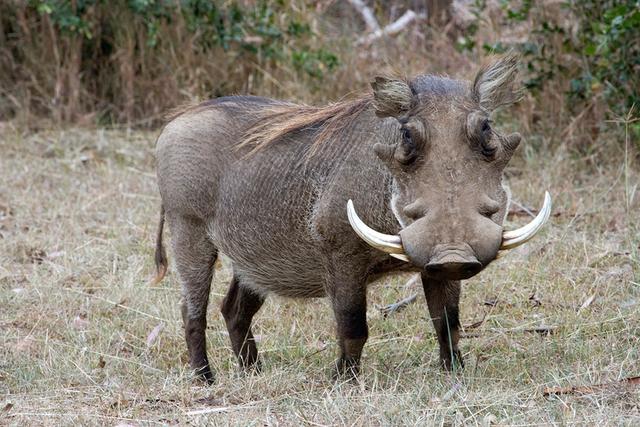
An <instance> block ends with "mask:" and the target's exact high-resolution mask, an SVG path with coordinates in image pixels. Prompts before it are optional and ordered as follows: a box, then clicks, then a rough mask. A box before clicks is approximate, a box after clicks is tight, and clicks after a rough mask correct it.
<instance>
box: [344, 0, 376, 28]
mask: <svg viewBox="0 0 640 427" xmlns="http://www.w3.org/2000/svg"><path fill="white" fill-rule="evenodd" d="M349 3H351V6H353V7H354V8H355V9H356V10H357V11H358V12H360V15H362V19H364V22H365V23H366V24H367V28H368V29H369V31H373V32H375V31H380V24H378V20H377V19H376V16H375V15H374V14H373V12H372V11H371V9H370V8H369V7H367V5H366V4H365V3H364V1H363V0H349Z"/></svg>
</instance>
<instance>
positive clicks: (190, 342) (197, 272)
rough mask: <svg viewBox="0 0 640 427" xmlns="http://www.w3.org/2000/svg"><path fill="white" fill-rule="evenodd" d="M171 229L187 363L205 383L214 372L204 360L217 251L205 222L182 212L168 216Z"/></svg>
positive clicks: (209, 380)
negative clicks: (179, 289) (187, 354)
mask: <svg viewBox="0 0 640 427" xmlns="http://www.w3.org/2000/svg"><path fill="white" fill-rule="evenodd" d="M167 219H168V220H169V227H170V228H171V232H172V246H173V252H174V254H175V257H176V268H177V270H178V275H179V276H180V282H181V284H182V296H183V302H182V320H183V322H184V331H185V338H186V341H187V348H188V349H189V362H190V365H191V369H193V370H195V373H196V375H198V376H199V377H200V378H202V379H204V380H205V381H207V382H208V383H212V382H213V374H212V373H211V369H210V367H209V360H208V359H207V341H206V333H205V331H206V327H207V305H208V303H209V289H210V287H211V279H212V277H213V269H214V268H213V265H214V263H215V261H216V258H217V253H218V251H217V250H216V248H215V247H214V246H213V244H212V243H211V242H210V241H209V240H208V239H207V237H206V236H207V233H206V230H205V226H204V223H203V222H201V221H199V220H196V219H193V218H189V217H184V216H181V215H175V216H174V215H171V214H168V215H167Z"/></svg>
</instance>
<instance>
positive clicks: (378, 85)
mask: <svg viewBox="0 0 640 427" xmlns="http://www.w3.org/2000/svg"><path fill="white" fill-rule="evenodd" d="M371 87H372V88H373V106H374V108H375V110H376V115H378V116H379V117H398V116H401V115H403V114H404V113H406V112H407V111H409V109H410V108H411V105H412V103H413V92H412V91H411V88H410V87H409V84H408V83H407V82H406V81H404V80H400V79H391V78H388V77H376V78H375V80H374V81H372V82H371Z"/></svg>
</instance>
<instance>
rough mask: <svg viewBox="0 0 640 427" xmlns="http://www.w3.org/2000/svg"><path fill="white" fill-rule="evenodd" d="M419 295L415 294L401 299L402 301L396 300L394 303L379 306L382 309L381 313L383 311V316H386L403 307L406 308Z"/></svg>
mask: <svg viewBox="0 0 640 427" xmlns="http://www.w3.org/2000/svg"><path fill="white" fill-rule="evenodd" d="M417 297H418V295H416V294H414V295H411V296H409V297H407V298H404V299H401V300H400V301H397V302H394V303H393V304H389V305H385V306H382V307H378V310H380V313H382V316H383V317H385V318H386V317H387V316H388V315H389V314H391V313H397V312H399V311H400V310H402V309H403V308H405V307H406V306H408V305H409V304H411V303H412V302H414V301H415V300H416V298H417Z"/></svg>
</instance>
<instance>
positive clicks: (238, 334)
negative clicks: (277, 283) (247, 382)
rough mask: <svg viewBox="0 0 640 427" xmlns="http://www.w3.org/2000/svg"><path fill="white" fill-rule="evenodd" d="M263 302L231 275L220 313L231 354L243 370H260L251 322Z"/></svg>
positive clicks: (260, 297) (259, 296) (261, 298)
mask: <svg viewBox="0 0 640 427" xmlns="http://www.w3.org/2000/svg"><path fill="white" fill-rule="evenodd" d="M263 302H264V298H263V297H262V296H261V295H257V294H256V293H254V292H253V291H251V290H250V289H247V288H245V287H243V286H242V285H241V284H240V283H239V282H238V278H237V276H236V275H235V274H234V275H233V279H232V281H231V286H229V291H227V295H226V296H225V297H224V300H223V301H222V307H221V309H220V311H222V315H223V316H224V320H225V323H226V324H227V330H228V331H229V338H230V339H231V347H232V348H233V352H234V353H235V354H236V356H237V357H238V362H239V363H240V367H241V368H244V369H248V368H250V367H255V368H257V369H258V370H259V369H260V364H259V360H258V348H257V347H256V343H255V340H254V338H253V333H251V320H252V319H253V316H254V315H255V314H256V313H257V312H258V310H260V307H262V303H263Z"/></svg>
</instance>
